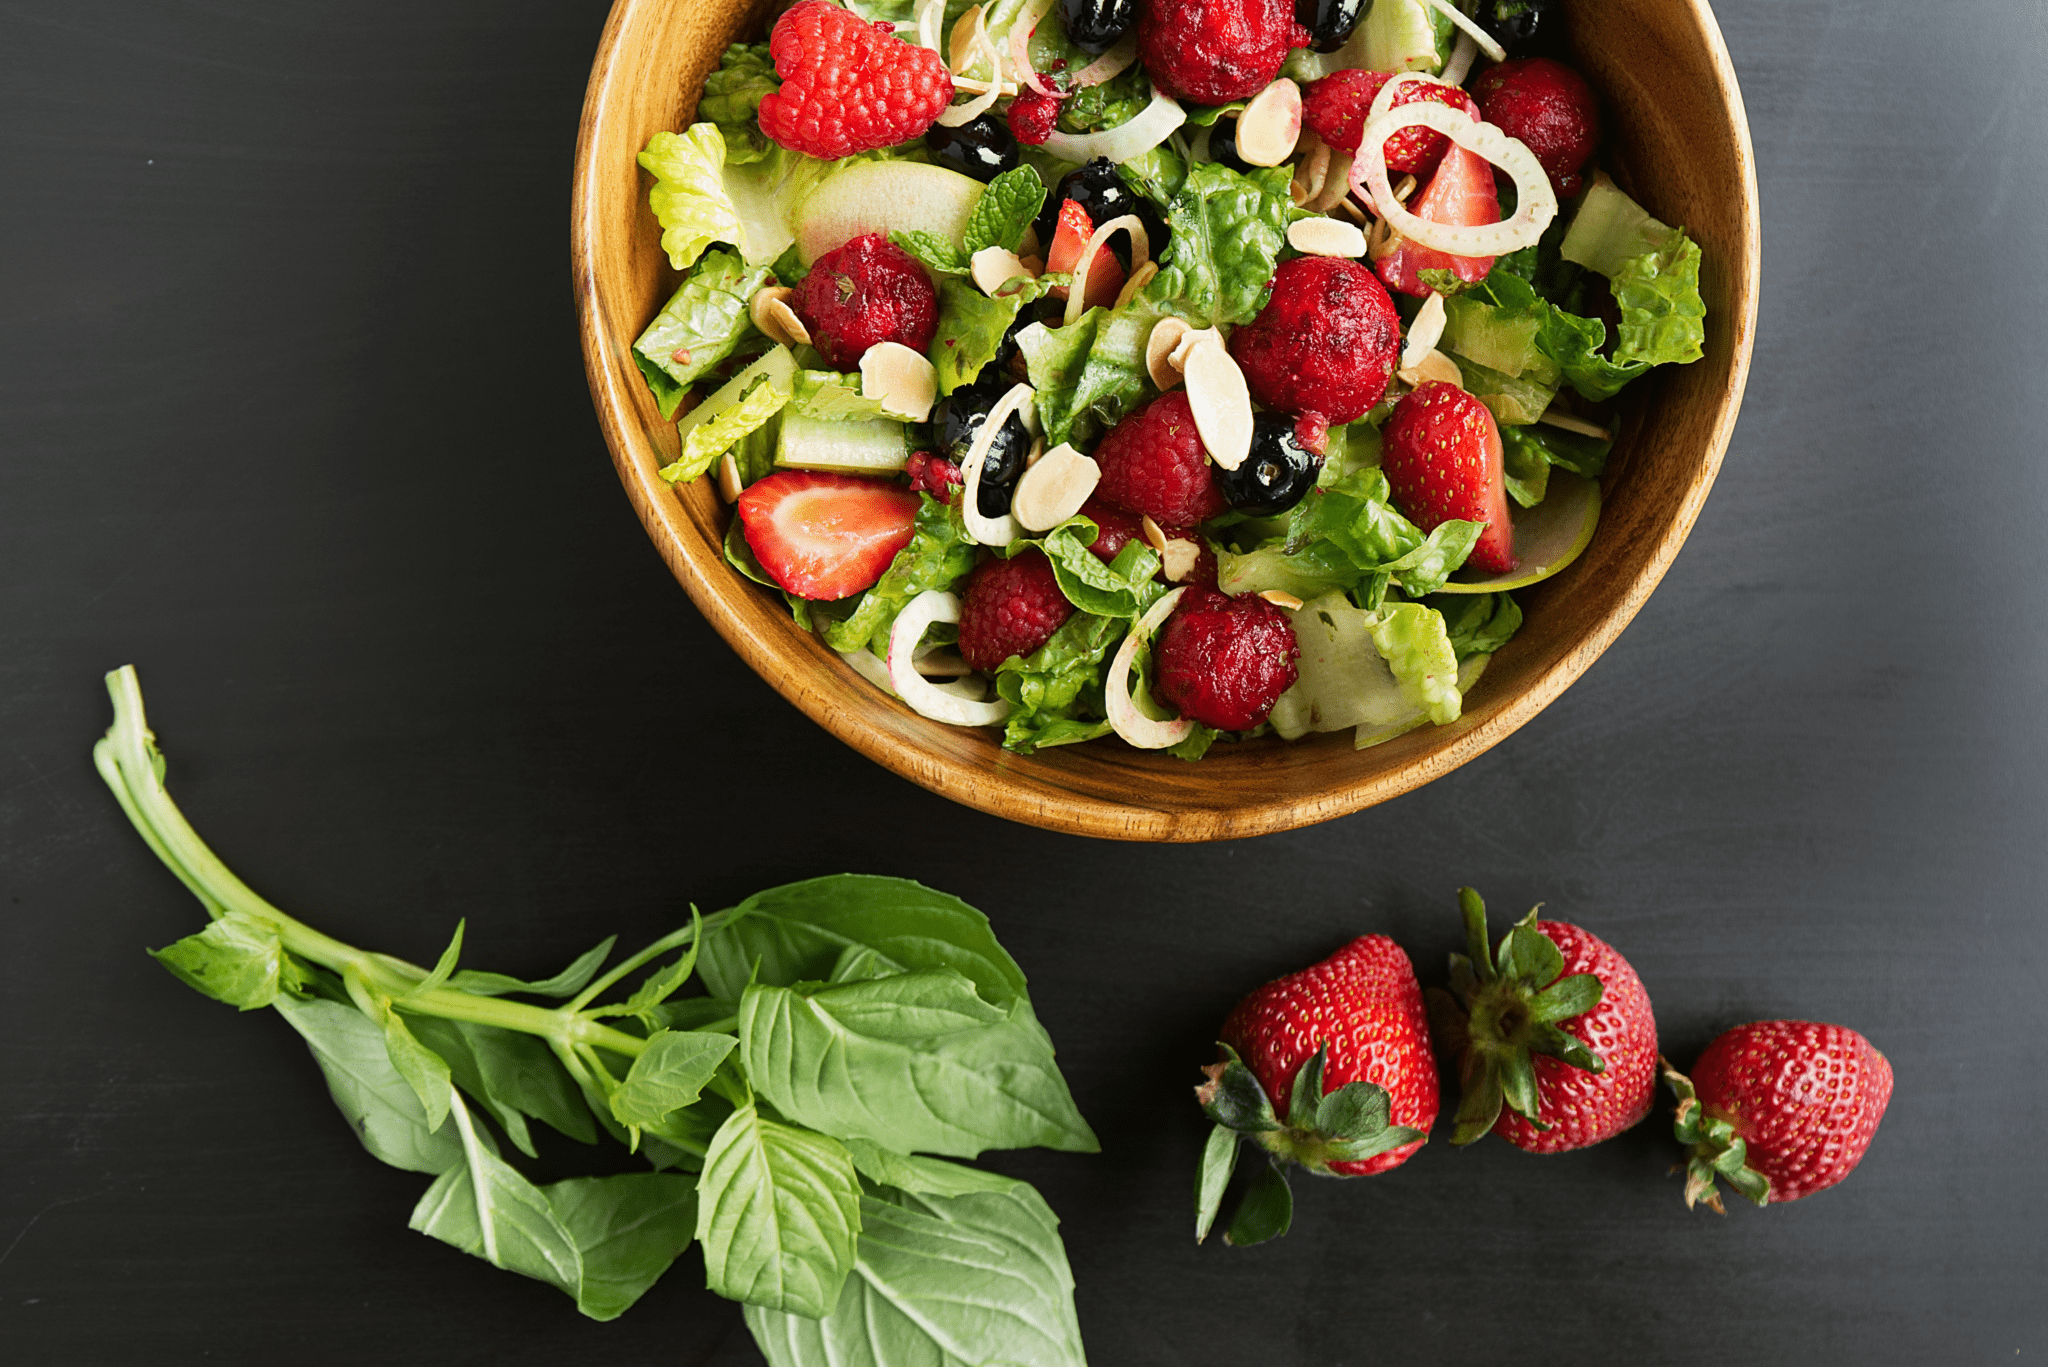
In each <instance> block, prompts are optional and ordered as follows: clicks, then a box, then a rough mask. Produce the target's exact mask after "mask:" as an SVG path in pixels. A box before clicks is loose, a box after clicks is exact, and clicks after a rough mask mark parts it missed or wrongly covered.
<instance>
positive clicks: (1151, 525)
mask: <svg viewBox="0 0 2048 1367" xmlns="http://www.w3.org/2000/svg"><path fill="white" fill-rule="evenodd" d="M1138 535H1139V536H1142V537H1144V538H1145V544H1146V545H1148V546H1150V547H1151V548H1152V549H1153V550H1155V551H1158V552H1159V553H1160V554H1161V555H1162V556H1163V555H1165V554H1166V529H1165V528H1163V527H1161V526H1160V525H1159V524H1158V523H1157V522H1154V521H1153V520H1152V514H1150V513H1146V514H1145V515H1144V516H1143V517H1141V518H1139V519H1138Z"/></svg>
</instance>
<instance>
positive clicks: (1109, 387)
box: [1017, 291, 1160, 446]
mask: <svg viewBox="0 0 2048 1367" xmlns="http://www.w3.org/2000/svg"><path fill="white" fill-rule="evenodd" d="M1148 293H1149V291H1148ZM1159 318H1160V314H1159V311H1158V310H1157V309H1156V308H1153V307H1150V306H1147V305H1145V304H1144V303H1142V302H1134V303H1132V304H1129V305H1127V306H1126V307H1124V308H1120V309H1116V310H1113V311H1112V310H1110V309H1105V308H1101V307H1097V308H1092V309H1089V310H1088V311H1087V312H1086V313H1084V314H1082V315H1081V316H1080V317H1079V318H1077V319H1075V320H1074V321H1073V322H1071V323H1069V324H1067V325H1066V326H1065V327H1061V328H1048V327H1046V326H1044V325H1043V324H1033V325H1032V326H1030V327H1028V328H1025V329H1024V330H1023V331H1022V332H1020V333H1018V334H1017V348H1018V350H1020V351H1022V352H1023V353H1024V363H1025V365H1026V367H1027V368H1028V369H1029V371H1030V375H1031V387H1032V388H1033V389H1034V390H1036V391H1037V394H1038V416H1039V419H1040V421H1042V422H1043V423H1044V424H1045V441H1046V445H1048V446H1057V445H1059V444H1060V443H1061V442H1063V441H1075V440H1080V441H1086V440H1088V439H1089V438H1091V437H1093V436H1095V435H1096V434H1097V433H1099V432H1101V431H1104V430H1106V429H1107V428H1109V427H1110V426H1113V425H1114V424H1115V423H1116V422H1117V420H1118V419H1120V418H1122V417H1123V416H1124V415H1125V414H1127V413H1129V412H1131V411H1132V410H1133V409H1135V408H1137V407H1138V405H1139V404H1141V403H1143V402H1144V401H1145V400H1146V399H1147V398H1149V397H1150V396H1151V395H1152V394H1153V393H1154V392H1156V391H1155V390H1154V389H1153V387H1152V381H1151V378H1150V377H1149V375H1148V374H1147V372H1146V370H1145V341H1146V339H1147V338H1149V337H1150V336H1151V335H1152V325H1153V324H1154V323H1157V322H1158V321H1159Z"/></svg>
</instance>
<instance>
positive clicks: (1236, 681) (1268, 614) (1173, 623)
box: [1154, 588, 1301, 731]
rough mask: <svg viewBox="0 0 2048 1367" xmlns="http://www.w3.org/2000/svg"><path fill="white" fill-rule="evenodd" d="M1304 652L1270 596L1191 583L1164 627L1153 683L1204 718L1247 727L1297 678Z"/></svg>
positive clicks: (1173, 702)
mask: <svg viewBox="0 0 2048 1367" xmlns="http://www.w3.org/2000/svg"><path fill="white" fill-rule="evenodd" d="M1300 654H1301V647H1300V646H1299V645H1298V644H1296V643H1295V639H1294V628H1293V626H1291V625H1290V624H1289V623H1288V621H1287V614H1286V613H1284V612H1282V611H1281V610H1280V609H1279V608H1277V607H1275V606H1274V605H1273V604H1271V603H1269V602H1267V601H1266V600H1265V599H1263V598H1260V597H1258V596H1257V595H1255V594H1247V595H1246V596H1245V597H1243V598H1226V597H1225V596H1224V595H1222V594H1220V593H1217V592H1215V591H1213V590H1211V589H1204V588H1191V589H1189V590H1188V591H1187V593H1186V594H1184V595H1183V596H1182V598H1181V600H1180V603H1179V605H1178V606H1176V607H1175V608H1174V610H1173V616H1171V617H1169V618H1167V619H1166V626H1165V628H1164V629H1163V630H1162V631H1161V632H1160V633H1159V648H1158V655H1157V657H1156V658H1157V659H1158V662H1159V674H1158V678H1159V682H1158V685H1157V687H1156V689H1155V690H1154V691H1156V692H1157V693H1158V695H1159V700H1160V701H1161V702H1163V703H1165V704H1166V705H1167V706H1168V707H1173V708H1177V709H1179V711H1180V714H1181V715H1182V716H1184V717H1188V718H1191V719H1193V720H1195V721H1198V722H1200V723H1202V725H1204V726H1213V727H1215V728H1216V729H1217V730H1218V731H1249V730H1251V729H1252V728H1253V727H1255V726H1258V725H1260V724H1261V723H1263V722H1264V721H1265V720H1266V714H1267V713H1269V712H1271V711H1272V710H1273V703H1274V700H1275V699H1277V698H1278V697H1279V696H1280V695H1281V694H1282V693H1285V692H1286V691H1287V690H1288V688H1289V687H1291V686H1292V685H1293V683H1294V678H1295V668H1294V662H1295V660H1296V659H1297V658H1298V657H1299V656H1300Z"/></svg>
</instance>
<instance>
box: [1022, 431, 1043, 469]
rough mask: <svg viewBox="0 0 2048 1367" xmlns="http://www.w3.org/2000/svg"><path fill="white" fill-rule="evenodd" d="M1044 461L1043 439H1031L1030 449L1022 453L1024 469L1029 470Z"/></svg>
mask: <svg viewBox="0 0 2048 1367" xmlns="http://www.w3.org/2000/svg"><path fill="white" fill-rule="evenodd" d="M1044 459H1045V438H1044V437H1033V438H1032V439H1031V449H1030V450H1029V451H1026V452H1025V453H1024V468H1025V469H1027V470H1029V469H1030V468H1031V467H1032V466H1034V465H1036V464H1038V462H1040V461H1041V460H1044Z"/></svg>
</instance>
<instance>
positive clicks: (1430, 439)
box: [1380, 380, 1515, 574]
mask: <svg viewBox="0 0 2048 1367" xmlns="http://www.w3.org/2000/svg"><path fill="white" fill-rule="evenodd" d="M1381 440H1382V446H1381V456H1380V469H1381V471H1382V473H1384V474H1385V475H1386V477H1387V484H1388V486H1389V488H1390V489H1391V490H1392V492H1393V495H1394V506H1395V507H1396V508H1399V509H1400V510H1401V511H1402V513H1404V514H1405V515H1406V516H1407V517H1408V519H1409V520H1410V521H1412V522H1413V523H1414V524H1415V525H1416V526H1418V527H1420V528H1421V529H1422V530H1423V531H1425V532H1429V531H1434V530H1436V528H1437V527H1438V526H1439V525H1440V524H1442V523H1445V522H1449V521H1451V520H1452V519H1453V518H1456V519H1458V520H1459V521H1463V522H1483V523H1485V524H1486V530H1485V531H1483V532H1481V533H1480V534H1479V541H1478V544H1476V545H1475V546H1473V547H1472V554H1471V556H1470V557H1468V558H1467V560H1466V561H1465V563H1466V564H1468V565H1470V566H1472V567H1473V568H1474V569H1477V570H1484V571H1485V572H1486V573H1488V574H1505V573H1507V572H1508V571H1509V570H1512V569H1513V568H1514V567H1515V528H1514V524H1513V523H1512V522H1510V521H1509V520H1508V494H1507V481H1506V479H1505V478H1504V477H1503V475H1502V471H1501V447H1500V428H1499V427H1497V426H1495V425H1494V421H1493V414H1492V413H1491V412H1489V411H1488V410H1487V407H1486V405H1485V404H1483V403H1481V402H1479V400H1477V399H1475V398H1473V397H1472V396H1471V395H1470V394H1467V393H1466V392H1465V391H1464V390H1462V389H1460V388H1458V387H1457V386H1456V385H1454V384H1445V383H1443V382H1442V381H1440V380H1432V381H1430V382H1429V383H1427V384H1424V385H1422V386H1421V387H1420V388H1418V389H1416V390H1415V392H1414V393H1412V394H1409V395H1407V396H1406V397H1405V398H1403V399H1402V400H1401V402H1400V403H1398V404H1396V405H1394V411H1393V413H1392V415H1390V416H1389V417H1388V418H1387V423H1386V427H1385V428H1384V429H1383V432H1382V438H1381Z"/></svg>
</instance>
